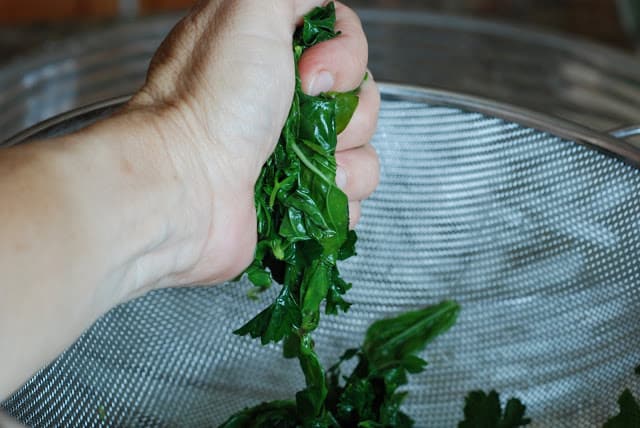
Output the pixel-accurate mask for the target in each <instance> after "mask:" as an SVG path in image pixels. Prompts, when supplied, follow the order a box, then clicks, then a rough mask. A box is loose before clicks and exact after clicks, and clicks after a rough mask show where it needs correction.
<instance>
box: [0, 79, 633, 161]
mask: <svg viewBox="0 0 640 428" xmlns="http://www.w3.org/2000/svg"><path fill="white" fill-rule="evenodd" d="M378 86H379V88H380V92H381V95H382V96H383V97H385V98H387V99H396V100H399V101H409V102H422V103H425V104H429V105H433V106H443V107H452V108H459V109H461V110H464V111H468V112H474V113H480V114H483V115H486V116H491V117H495V118H498V119H501V120H505V121H509V122H513V123H516V124H519V125H521V126H524V127H528V128H532V129H536V130H538V131H540V132H544V133H548V134H550V135H554V136H557V137H560V138H562V139H565V140H570V141H573V142H576V143H578V144H582V145H584V146H587V147H590V148H592V149H596V150H599V151H601V152H603V153H606V154H608V155H610V156H613V157H616V158H618V159H620V160H622V161H624V162H626V163H628V164H630V165H632V166H634V167H636V168H640V147H636V146H634V145H633V144H631V143H629V142H627V141H625V140H623V139H619V138H615V137H613V136H611V135H608V134H605V133H601V132H599V131H596V130H593V129H590V128H587V127H585V126H582V125H579V124H577V123H573V122H571V121H569V120H566V119H561V118H557V117H553V116H550V115H546V114H544V113H540V112H536V111H533V110H530V109H526V108H523V107H517V106H515V105H512V104H508V103H504V102H498V101H495V100H491V99H489V98H484V97H479V96H476V95H469V94H465V93H462V92H453V91H449V90H443V89H437V88H432V87H423V86H416V85H409V84H399V83H389V82H378ZM129 98H130V96H129V95H123V96H118V97H115V98H109V99H106V100H103V101H98V102H95V103H91V104H88V105H86V106H83V107H79V108H76V109H72V110H69V111H67V112H65V113H61V114H58V115H56V116H53V117H51V118H49V119H46V120H44V121H42V122H39V123H37V124H35V125H33V126H30V127H28V128H26V129H24V130H23V131H20V132H19V133H17V134H15V135H14V136H13V137H10V138H9V139H7V140H5V141H4V142H2V143H0V147H9V146H13V145H16V144H20V143H24V142H26V141H28V140H30V139H31V138H33V137H34V136H37V135H38V134H39V133H41V132H43V131H45V130H47V129H50V128H53V127H55V126H57V125H61V124H63V123H65V122H67V121H69V120H72V119H75V118H79V117H82V116H94V115H100V113H103V112H106V111H114V110H116V109H118V108H119V107H120V106H122V105H123V104H124V103H126V102H127V100H129Z"/></svg>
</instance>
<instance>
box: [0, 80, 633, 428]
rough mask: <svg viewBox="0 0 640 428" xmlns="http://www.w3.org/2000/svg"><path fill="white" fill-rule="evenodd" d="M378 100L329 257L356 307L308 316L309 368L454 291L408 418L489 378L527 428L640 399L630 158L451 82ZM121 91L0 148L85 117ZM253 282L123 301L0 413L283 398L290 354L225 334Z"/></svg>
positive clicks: (433, 413)
mask: <svg viewBox="0 0 640 428" xmlns="http://www.w3.org/2000/svg"><path fill="white" fill-rule="evenodd" d="M382 97H383V102H382V109H381V113H380V122H379V129H378V132H377V134H376V136H375V140H374V144H375V146H376V148H377V150H378V152H379V155H380V159H381V163H382V175H381V183H380V187H379V189H378V190H377V192H376V193H375V194H374V195H373V196H372V198H371V199H369V200H368V201H366V202H365V203H364V205H363V212H362V221H361V224H360V225H359V230H358V231H359V234H360V238H361V239H360V241H359V247H358V252H359V256H358V257H355V258H354V259H352V260H350V261H348V262H346V263H344V264H343V265H342V270H343V273H344V276H345V278H346V279H347V280H350V281H352V282H353V283H354V288H353V290H352V291H350V293H349V298H350V300H351V301H352V302H353V303H354V305H353V307H352V309H351V310H350V311H349V313H348V314H346V315H341V316H340V317H337V318H336V317H330V316H325V317H324V318H323V321H322V323H321V327H320V329H319V330H318V332H317V334H316V335H315V338H316V343H317V349H318V351H319V354H320V356H321V358H322V360H323V362H324V363H326V364H329V363H331V362H333V361H335V360H336V359H337V357H338V356H339V355H340V354H341V352H342V351H343V350H344V349H346V348H349V347H353V346H354V345H356V344H358V343H360V342H361V340H362V338H363V333H364V331H365V329H366V328H367V326H368V325H369V324H370V323H371V322H372V321H373V320H375V319H378V318H381V317H384V316H389V315H393V314H397V313H399V312H401V311H405V310H409V309H412V308H416V307H419V306H423V305H426V304H430V303H435V302H438V301H440V300H442V299H455V300H457V301H458V302H460V304H461V305H462V312H461V315H460V318H459V321H458V323H457V324H456V325H455V326H454V327H453V329H452V330H451V331H450V332H448V333H446V334H445V335H443V336H442V337H440V338H439V339H437V340H436V341H435V342H434V343H433V344H432V345H430V346H429V347H428V349H427V351H426V352H425V355H424V356H425V358H426V359H427V360H428V361H429V362H430V365H429V367H428V369H427V371H426V373H425V374H423V375H419V376H416V377H413V378H412V381H411V383H410V385H409V386H408V389H409V390H410V392H411V394H410V396H409V398H408V400H407V401H406V406H405V407H406V411H407V412H408V413H409V414H410V415H412V416H413V417H414V418H415V419H416V421H417V426H419V427H453V426H456V422H457V421H458V420H460V419H461V417H462V407H463V399H464V396H465V394H466V393H467V392H468V391H469V390H471V389H485V390H487V389H491V388H495V389H497V390H499V391H500V392H501V393H502V394H503V395H502V396H503V398H507V397H508V396H512V395H514V396H517V397H519V398H521V399H522V401H523V402H524V403H525V404H526V405H527V407H528V414H529V415H530V416H531V417H532V418H533V420H534V423H533V426H538V427H592V426H593V427H596V426H600V425H601V424H602V422H603V421H604V420H606V419H607V417H608V416H611V415H613V414H614V413H616V399H617V396H618V395H619V393H620V392H621V391H622V390H623V389H624V388H626V387H628V388H631V390H632V391H634V392H636V393H637V392H639V391H640V388H639V385H640V381H637V380H636V379H634V375H633V369H634V367H635V366H636V365H637V364H638V363H640V315H639V314H640V312H639V309H640V265H639V264H638V262H637V258H638V255H639V254H640V171H639V170H638V169H636V167H634V166H633V165H634V164H635V165H637V164H638V163H640V150H638V149H637V148H634V147H633V146H631V145H629V144H626V143H624V142H623V141H620V140H616V139H613V138H609V137H607V136H604V135H600V134H596V133H594V132H593V131H589V130H586V129H585V128H581V127H579V126H575V125H570V124H568V123H566V122H563V121H560V120H555V119H551V118H548V117H544V116H541V115H538V114H534V113H531V112H526V111H521V110H519V109H516V108H512V107H509V106H505V105H499V104H496V103H493V102H489V101H485V100H480V99H475V98H469V97H465V96H460V95H456V94H453V93H446V92H439V91H430V90H425V89H417V88H411V87H403V86H394V85H383V86H382ZM119 102H121V100H118V101H113V102H110V103H103V104H102V105H101V106H99V107H96V108H89V109H85V110H84V111H83V112H80V113H73V114H70V115H66V116H64V117H62V118H58V119H54V120H53V121H50V122H48V123H45V124H44V125H42V126H40V127H38V128H36V129H34V130H32V131H29V132H27V133H25V134H22V135H21V136H19V137H17V138H15V139H13V140H12V141H10V143H16V142H19V141H22V140H25V139H29V138H33V137H34V135H36V136H40V137H41V136H46V135H53V134H56V133H60V132H68V131H69V130H72V129H74V128H77V127H78V126H84V125H86V124H87V123H88V122H90V121H91V120H94V119H95V117H96V114H95V112H96V111H97V112H98V113H100V112H108V111H109V106H115V105H117V104H118V103H119ZM86 112H94V113H90V114H85V113H86ZM99 115H100V114H98V116H99ZM249 287H250V286H249V284H248V283H247V282H245V281H243V282H240V283H231V284H226V285H221V286H216V287H205V288H193V289H168V290H162V291H156V292H153V293H151V294H148V295H146V296H144V297H142V298H140V299H138V300H135V301H133V302H130V303H127V304H125V305H122V306H120V307H118V308H116V309H114V310H112V311H111V312H109V313H108V314H107V315H105V316H104V317H103V318H101V319H100V320H99V321H98V322H97V323H96V324H95V325H94V326H93V327H92V328H91V329H89V330H88V331H87V332H86V333H85V334H84V335H83V336H82V337H81V338H80V339H79V340H78V342H77V343H75V344H74V345H73V346H72V347H71V348H70V349H69V350H68V351H66V352H65V353H64V354H63V355H62V356H60V358H58V359H57V360H56V361H55V362H54V363H53V364H51V365H50V366H49V367H47V368H45V369H43V370H42V371H40V372H39V373H38V374H37V375H36V376H35V377H34V378H33V379H31V380H30V381H29V382H28V383H27V384H26V385H25V386H24V387H22V388H21V389H20V390H19V391H18V392H16V393H15V395H13V396H12V397H11V398H10V399H9V400H8V401H6V402H5V403H3V404H2V406H3V407H4V409H5V410H6V411H8V412H9V413H10V414H12V415H14V416H15V417H17V418H18V419H20V420H21V421H23V422H25V423H26V424H28V425H31V426H35V427H57V426H64V427H93V426H100V424H103V425H104V426H110V427H138V426H149V427H155V426H159V427H173V426H176V427H183V426H185V427H205V426H216V425H217V424H219V423H221V422H222V421H224V420H225V419H226V418H227V417H228V416H229V415H230V414H232V413H233V412H235V411H237V410H239V409H241V408H243V407H245V406H248V405H253V404H257V403H259V402H261V401H264V400H272V399H283V398H290V397H292V396H293V393H294V392H295V391H296V390H298V389H300V388H301V387H302V385H303V379H302V378H301V376H300V375H299V370H298V367H297V363H296V362H295V361H291V360H284V359H283V358H282V357H281V351H280V348H279V346H267V347H262V346H260V345H259V343H258V342H257V341H255V340H250V339H247V338H240V337H235V336H233V335H232V334H231V331H232V330H233V329H235V328H237V327H238V326H240V325H241V324H242V323H243V322H244V321H246V320H248V319H249V318H250V317H251V316H253V315H255V314H256V313H257V312H258V311H259V310H260V309H261V308H262V307H263V306H264V305H265V302H267V301H269V300H270V298H271V297H272V296H265V298H264V301H263V302H254V301H251V300H249V299H248V298H247V297H246V292H247V290H248V289H249ZM274 291H275V290H274Z"/></svg>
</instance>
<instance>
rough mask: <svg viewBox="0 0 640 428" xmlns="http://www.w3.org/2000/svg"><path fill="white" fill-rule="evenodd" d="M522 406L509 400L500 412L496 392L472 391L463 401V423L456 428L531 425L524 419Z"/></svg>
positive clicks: (512, 399)
mask: <svg viewBox="0 0 640 428" xmlns="http://www.w3.org/2000/svg"><path fill="white" fill-rule="evenodd" d="M525 410H526V406H524V405H523V404H522V403H521V402H520V400H518V399H517V398H511V399H510V400H509V401H507V405H506V407H505V409H504V412H503V411H502V409H501V407H500V396H499V395H498V393H497V392H496V391H490V392H489V394H486V393H485V392H484V391H472V392H470V393H469V394H468V395H467V397H466V399H465V406H464V421H462V422H460V423H459V424H458V428H516V427H521V426H525V425H528V424H530V423H531V419H529V418H525V417H524V413H525Z"/></svg>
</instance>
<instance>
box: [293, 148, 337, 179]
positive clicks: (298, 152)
mask: <svg viewBox="0 0 640 428" xmlns="http://www.w3.org/2000/svg"><path fill="white" fill-rule="evenodd" d="M291 149H292V150H293V151H294V152H295V154H296V155H298V158H300V160H301V161H302V163H303V164H305V166H306V167H307V168H309V169H310V170H311V171H312V172H313V173H314V174H316V175H317V176H318V177H320V178H322V179H323V180H324V181H325V182H326V183H327V184H328V185H329V186H335V184H334V183H333V182H332V181H331V180H329V178H327V176H326V175H324V174H323V173H322V171H320V170H319V169H318V168H316V166H315V165H314V164H312V163H311V161H310V160H309V158H307V156H306V155H305V154H304V153H303V152H302V150H301V149H300V147H298V145H297V144H296V143H295V142H293V141H291Z"/></svg>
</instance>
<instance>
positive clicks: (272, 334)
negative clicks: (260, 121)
mask: <svg viewBox="0 0 640 428" xmlns="http://www.w3.org/2000/svg"><path fill="white" fill-rule="evenodd" d="M334 24H335V7H334V5H333V3H330V4H329V5H328V6H326V7H319V8H316V9H314V10H313V11H312V12H311V13H310V14H308V15H307V16H306V17H305V18H304V25H303V26H302V27H301V28H299V29H298V30H297V32H296V33H295V37H294V47H293V49H294V54H295V61H296V69H297V63H298V61H299V59H300V57H301V56H302V54H303V53H304V51H305V50H306V49H308V48H309V47H311V46H313V45H315V44H316V43H319V42H322V41H325V40H329V39H331V38H333V37H335V36H336V35H337V33H336V32H335V31H334ZM357 105H358V91H357V90H356V91H353V92H349V93H326V94H321V95H319V96H310V95H306V94H305V93H303V92H302V88H301V84H300V77H299V74H298V72H297V71H296V90H295V94H294V98H293V102H292V106H291V110H290V113H289V116H288V119H287V121H286V123H285V126H284V129H283V131H282V134H281V136H280V140H279V142H278V145H277V146H276V148H275V151H274V153H273V155H272V156H271V157H270V158H269V159H268V161H267V163H266V164H265V165H264V167H263V168H262V171H261V174H260V176H259V178H258V181H257V183H256V185H255V205H256V210H257V219H258V245H257V249H256V253H255V258H254V261H253V263H252V264H251V266H249V268H248V269H247V270H246V273H247V276H248V278H249V280H250V281H251V282H252V283H253V284H254V285H255V287H256V290H255V291H258V292H261V291H264V290H266V289H268V288H270V287H271V284H272V283H273V281H274V280H275V282H277V283H279V284H281V285H282V288H281V290H280V293H279V295H278V297H277V298H276V299H275V301H274V302H273V303H272V304H271V305H270V306H269V307H267V308H266V309H265V310H263V311H262V312H261V313H260V314H258V315H257V316H256V317H255V318H253V319H252V320H251V321H249V322H248V323H247V324H245V325H244V326H243V327H241V328H240V329H238V330H237V331H236V332H235V333H236V334H239V335H250V336H251V337H254V338H257V337H259V338H260V339H261V341H262V343H263V344H266V343H269V342H279V341H280V340H282V339H285V338H288V337H291V336H294V337H297V338H299V339H300V340H299V342H300V344H301V349H300V352H301V353H302V354H309V353H310V352H312V349H310V348H309V347H308V346H309V345H310V343H309V342H308V340H306V339H305V338H306V337H307V336H308V334H309V333H310V332H312V331H313V330H315V328H316V327H317V325H318V322H319V319H320V305H321V303H322V302H323V301H326V309H325V310H326V312H327V313H332V314H337V312H338V310H343V311H346V310H348V309H349V303H347V302H346V301H345V300H344V299H343V298H342V296H343V295H344V293H345V292H346V291H347V290H348V289H349V288H350V287H351V285H350V284H348V283H347V282H345V281H344V280H343V279H342V278H341V277H340V272H339V270H338V267H337V262H338V261H339V260H344V259H346V258H348V257H351V256H352V255H354V254H355V242H356V239H357V237H356V234H355V232H353V231H349V209H348V200H347V196H346V195H345V194H344V193H343V192H342V191H341V190H340V189H339V188H338V187H337V186H336V184H335V178H336V160H335V150H336V145H337V135H338V133H340V132H341V131H342V130H343V129H344V128H345V127H346V126H347V124H348V122H349V121H350V120H351V116H352V115H353V113H354V111H355V109H356V107H357ZM254 294H255V293H254ZM309 355H310V354H309Z"/></svg>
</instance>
